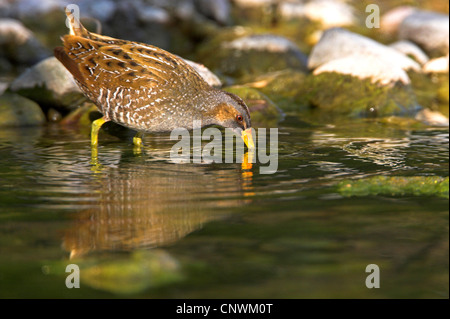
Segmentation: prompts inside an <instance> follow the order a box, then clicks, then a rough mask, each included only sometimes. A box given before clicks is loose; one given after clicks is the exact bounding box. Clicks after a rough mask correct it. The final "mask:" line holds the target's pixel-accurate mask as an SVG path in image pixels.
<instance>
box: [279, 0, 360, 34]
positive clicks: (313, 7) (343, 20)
mask: <svg viewBox="0 0 450 319" xmlns="http://www.w3.org/2000/svg"><path fill="white" fill-rule="evenodd" d="M279 10H280V14H281V16H282V17H283V18H286V19H292V18H308V19H310V20H312V21H317V22H319V23H321V24H322V26H323V27H324V28H331V27H340V26H352V25H356V24H357V18H356V16H355V13H354V9H353V7H352V6H350V5H348V4H347V3H345V2H342V1H337V0H318V1H309V2H307V3H305V4H304V3H297V2H282V3H281V5H280V9H279Z"/></svg>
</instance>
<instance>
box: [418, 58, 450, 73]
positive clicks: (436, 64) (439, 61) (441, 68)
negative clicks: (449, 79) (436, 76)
mask: <svg viewBox="0 0 450 319" xmlns="http://www.w3.org/2000/svg"><path fill="white" fill-rule="evenodd" d="M448 64H449V59H448V55H447V56H443V57H440V58H436V59H432V60H430V61H429V62H428V63H426V64H425V65H424V66H423V72H425V73H448V71H449V66H448Z"/></svg>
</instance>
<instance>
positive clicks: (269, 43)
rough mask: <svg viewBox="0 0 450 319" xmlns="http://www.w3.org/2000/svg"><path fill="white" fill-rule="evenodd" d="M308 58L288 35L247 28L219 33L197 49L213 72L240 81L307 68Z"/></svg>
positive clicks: (199, 58) (203, 61)
mask: <svg viewBox="0 0 450 319" xmlns="http://www.w3.org/2000/svg"><path fill="white" fill-rule="evenodd" d="M306 59H307V58H306V55H304V54H303V53H302V52H301V51H300V50H299V49H298V47H297V46H296V45H295V44H294V43H293V42H291V41H290V40H288V39H287V38H283V37H281V36H276V35H272V34H253V35H251V34H250V31H249V30H247V29H237V30H236V31H235V32H234V33H233V32H230V31H227V32H226V33H224V34H219V35H218V36H217V37H216V38H213V39H211V40H210V41H209V42H208V43H206V44H205V45H203V46H202V47H201V49H200V50H199V52H198V60H199V61H201V62H202V63H204V64H205V65H206V66H207V67H208V68H209V69H211V70H212V71H213V72H214V73H217V74H219V75H220V76H222V77H231V78H233V79H234V80H235V81H236V82H238V83H245V82H250V81H253V80H254V78H255V77H256V76H259V75H262V74H265V73H268V72H273V71H279V70H284V69H294V70H306Z"/></svg>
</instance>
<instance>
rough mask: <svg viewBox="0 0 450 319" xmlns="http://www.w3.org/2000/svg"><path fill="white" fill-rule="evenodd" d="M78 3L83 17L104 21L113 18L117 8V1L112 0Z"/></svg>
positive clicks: (86, 0) (82, 0)
mask: <svg viewBox="0 0 450 319" xmlns="http://www.w3.org/2000/svg"><path fill="white" fill-rule="evenodd" d="M76 4H77V5H78V6H79V8H80V15H81V17H91V18H95V19H99V20H100V21H102V22H104V21H107V20H109V19H111V18H112V16H113V14H114V12H115V11H116V9H117V4H116V2H115V1H112V0H97V1H89V0H81V1H78V2H77V3H76ZM143 11H144V10H143Z"/></svg>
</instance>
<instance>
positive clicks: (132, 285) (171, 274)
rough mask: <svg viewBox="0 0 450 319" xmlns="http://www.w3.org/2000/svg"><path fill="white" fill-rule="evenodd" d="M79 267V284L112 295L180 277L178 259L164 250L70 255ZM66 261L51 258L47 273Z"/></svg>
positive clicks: (57, 270) (56, 270)
mask: <svg viewBox="0 0 450 319" xmlns="http://www.w3.org/2000/svg"><path fill="white" fill-rule="evenodd" d="M71 262H72V263H74V264H76V265H78V266H79V269H80V287H83V286H84V287H86V286H89V287H91V288H94V289H97V290H101V291H106V292H109V293H113V294H116V295H131V294H136V293H141V292H143V291H145V290H147V289H150V288H156V287H163V286H165V285H169V284H172V283H174V282H179V281H180V280H182V279H183V274H182V269H181V266H180V264H179V262H178V261H177V260H176V259H175V258H174V257H173V256H171V255H170V254H169V253H167V252H166V251H164V250H160V249H155V250H151V251H142V250H138V251H134V252H132V253H130V254H129V255H128V254H124V255H123V256H122V257H120V258H118V257H117V255H115V256H113V255H107V254H106V255H103V256H94V255H92V256H88V257H86V258H83V259H80V258H75V259H71ZM67 264H68V262H67V261H65V262H54V263H53V264H52V265H51V267H49V269H50V273H52V274H54V275H59V276H67V273H63V271H64V270H65V269H66V266H67Z"/></svg>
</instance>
